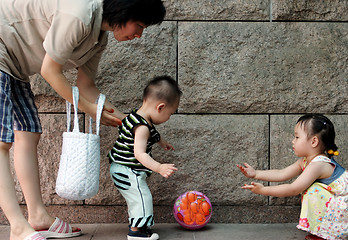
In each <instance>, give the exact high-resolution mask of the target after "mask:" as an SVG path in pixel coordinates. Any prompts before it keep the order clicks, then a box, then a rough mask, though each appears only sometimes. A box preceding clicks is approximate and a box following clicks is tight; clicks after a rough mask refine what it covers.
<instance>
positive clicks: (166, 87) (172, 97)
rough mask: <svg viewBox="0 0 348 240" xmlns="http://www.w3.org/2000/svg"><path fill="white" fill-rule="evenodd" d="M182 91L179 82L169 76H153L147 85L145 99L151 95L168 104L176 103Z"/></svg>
mask: <svg viewBox="0 0 348 240" xmlns="http://www.w3.org/2000/svg"><path fill="white" fill-rule="evenodd" d="M181 95H182V92H181V90H180V88H179V86H178V83H177V82H176V81H175V80H174V79H173V78H171V77H169V76H166V75H164V76H159V77H155V78H153V79H152V80H151V81H150V82H149V83H148V84H147V86H146V87H145V89H144V93H143V100H145V99H147V98H148V97H149V96H151V97H154V98H156V99H159V100H163V101H165V102H166V103H167V104H169V105H171V104H174V103H175V101H177V100H178V99H180V96H181Z"/></svg>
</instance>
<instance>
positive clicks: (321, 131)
mask: <svg viewBox="0 0 348 240" xmlns="http://www.w3.org/2000/svg"><path fill="white" fill-rule="evenodd" d="M297 123H299V124H300V125H302V126H303V127H304V130H305V131H306V132H307V134H308V136H310V137H311V136H314V135H317V136H318V137H319V140H320V141H321V142H322V143H323V144H324V147H325V151H328V150H332V151H336V150H337V149H338V147H337V146H336V144H335V136H336V134H335V128H334V126H333V124H332V122H331V121H330V119H328V118H327V117H325V116H323V115H321V114H306V115H304V116H302V117H300V118H299V119H298V120H297ZM328 155H329V157H331V156H332V154H329V153H328Z"/></svg>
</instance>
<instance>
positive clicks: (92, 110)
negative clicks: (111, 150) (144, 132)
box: [41, 54, 120, 126]
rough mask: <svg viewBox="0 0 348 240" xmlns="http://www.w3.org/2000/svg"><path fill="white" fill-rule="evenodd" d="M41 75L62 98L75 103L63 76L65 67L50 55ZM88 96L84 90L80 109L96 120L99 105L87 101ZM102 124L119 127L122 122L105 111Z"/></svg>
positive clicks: (69, 86)
mask: <svg viewBox="0 0 348 240" xmlns="http://www.w3.org/2000/svg"><path fill="white" fill-rule="evenodd" d="M41 75H42V77H43V78H44V79H45V80H46V81H47V82H48V83H49V84H50V85H51V87H52V88H53V89H54V90H55V91H56V92H57V93H58V94H59V95H60V96H61V97H62V98H64V99H65V100H67V101H69V102H71V103H72V102H73V97H72V87H71V85H70V83H69V82H68V80H67V79H66V77H65V76H64V74H63V66H62V65H61V64H59V63H57V62H55V61H54V60H53V59H52V58H51V57H50V56H49V55H48V54H46V55H45V57H44V60H43V62H42V67H41ZM86 95H87V94H85V93H83V90H82V91H81V94H80V97H79V104H78V107H79V109H80V110H81V111H83V112H85V113H87V114H88V115H90V116H92V117H93V118H94V119H95V116H96V112H97V105H96V104H94V103H92V102H90V101H89V100H88V99H86V98H85V96H86ZM95 99H96V98H95ZM95 99H94V100H95ZM101 123H102V124H104V125H113V126H117V125H118V124H119V123H120V121H119V119H117V118H116V117H114V116H112V115H110V113H107V112H106V111H103V114H102V119H101Z"/></svg>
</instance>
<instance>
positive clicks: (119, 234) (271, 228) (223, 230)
mask: <svg viewBox="0 0 348 240" xmlns="http://www.w3.org/2000/svg"><path fill="white" fill-rule="evenodd" d="M73 226H77V227H79V228H81V229H82V231H83V235H82V236H80V237H76V238H70V239H71V240H126V239H127V236H126V235H127V232H128V227H127V224H119V223H118V224H73ZM9 231H10V228H9V226H6V225H0V240H8V239H9ZM153 231H154V232H157V233H158V234H159V236H160V240H179V239H180V240H273V239H274V240H297V239H299V240H300V239H301V240H303V239H304V238H305V236H306V235H307V234H306V233H305V232H303V231H300V230H298V229H297V228H296V224H295V223H279V224H214V223H211V224H208V225H206V226H205V227H204V228H202V229H200V230H196V231H190V230H186V229H184V228H182V227H181V226H179V225H178V224H176V223H161V224H156V225H155V226H154V227H153Z"/></svg>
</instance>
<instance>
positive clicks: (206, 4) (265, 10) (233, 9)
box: [163, 0, 269, 21]
mask: <svg viewBox="0 0 348 240" xmlns="http://www.w3.org/2000/svg"><path fill="white" fill-rule="evenodd" d="M163 2H164V4H165V6H166V9H167V14H166V19H169V20H180V21H185V20H205V21H206V20H219V21H221V20H224V21H226V20H268V19H269V1H268V0H259V1H252V0H247V1H243V0H234V1H230V0H219V1H212V0H203V1H202V0H201V1H190V0H164V1H163Z"/></svg>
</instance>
